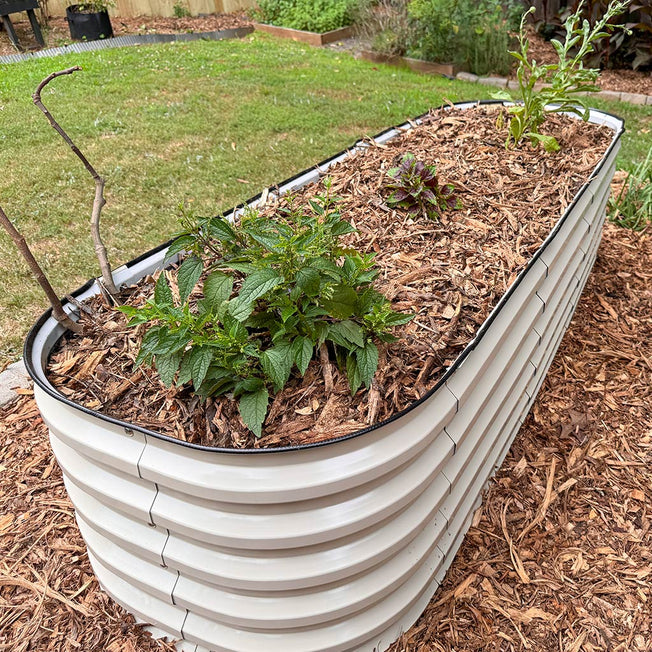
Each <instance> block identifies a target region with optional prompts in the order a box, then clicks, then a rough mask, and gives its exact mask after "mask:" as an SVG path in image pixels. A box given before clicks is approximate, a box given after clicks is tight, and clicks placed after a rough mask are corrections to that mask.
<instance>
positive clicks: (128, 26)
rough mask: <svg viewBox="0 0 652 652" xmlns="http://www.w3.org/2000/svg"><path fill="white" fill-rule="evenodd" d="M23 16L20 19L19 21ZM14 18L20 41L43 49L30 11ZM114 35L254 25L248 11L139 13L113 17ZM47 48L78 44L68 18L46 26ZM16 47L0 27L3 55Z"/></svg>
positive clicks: (30, 48)
mask: <svg viewBox="0 0 652 652" xmlns="http://www.w3.org/2000/svg"><path fill="white" fill-rule="evenodd" d="M18 18H20V20H18ZM11 20H12V22H13V24H14V27H15V28H16V34H18V41H19V43H20V44H21V45H22V46H23V48H25V50H27V51H30V50H38V49H40V48H39V46H38V45H37V43H36V41H35V40H34V34H33V32H32V28H31V26H30V24H29V20H27V16H26V14H12V16H11ZM111 25H112V26H113V34H114V36H126V35H128V34H182V33H189V32H215V31H218V30H222V29H234V28H236V27H246V26H248V25H251V21H250V20H249V18H248V16H247V15H246V14H245V13H244V12H238V13H232V14H213V15H210V16H195V17H187V18H162V17H160V16H137V17H136V18H123V17H121V16H113V17H112V18H111ZM43 37H44V38H45V43H46V47H49V48H54V47H59V46H62V45H68V44H70V43H74V41H73V40H72V39H71V38H70V30H69V28H68V23H67V21H66V19H65V18H64V17H61V16H56V17H52V18H50V23H49V26H48V27H47V28H43ZM15 52H16V50H15V48H14V47H13V45H12V44H11V42H10V41H9V37H8V36H7V33H6V32H5V31H3V30H0V55H5V54H14V53H15Z"/></svg>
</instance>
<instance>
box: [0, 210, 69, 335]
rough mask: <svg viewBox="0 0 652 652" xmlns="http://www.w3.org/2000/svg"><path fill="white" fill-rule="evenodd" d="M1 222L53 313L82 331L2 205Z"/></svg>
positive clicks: (60, 320) (62, 321)
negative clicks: (67, 311) (41, 289)
mask: <svg viewBox="0 0 652 652" xmlns="http://www.w3.org/2000/svg"><path fill="white" fill-rule="evenodd" d="M0 224H2V226H3V227H4V229H5V231H7V233H8V234H9V236H10V237H11V239H12V240H13V241H14V243H15V245H16V247H18V251H20V253H21V255H22V256H23V258H24V259H25V261H26V262H27V264H28V265H29V268H30V270H31V272H32V274H34V277H35V278H36V280H37V281H38V282H39V285H40V286H41V287H42V288H43V291H44V292H45V295H46V296H47V298H48V301H49V302H50V305H51V306H52V314H53V316H54V318H55V319H56V320H57V321H58V322H59V323H60V324H61V325H63V326H65V327H66V328H68V329H70V330H71V331H74V332H75V333H81V331H82V327H81V325H80V324H78V323H77V322H75V321H73V320H72V319H71V318H70V317H69V316H68V314H67V313H66V312H65V310H64V309H63V306H62V305H61V301H60V300H59V297H58V296H57V294H56V292H55V291H54V289H53V288H52V285H50V281H48V278H47V276H46V275H45V273H44V272H43V270H42V269H41V266H40V265H39V264H38V262H37V261H36V258H34V256H33V254H32V252H31V250H30V248H29V246H28V245H27V242H26V241H25V238H24V237H23V236H22V235H21V234H20V232H19V231H18V229H16V227H15V226H14V225H13V224H12V223H11V221H10V220H9V218H8V217H7V215H6V213H5V212H4V210H3V209H2V207H1V206H0Z"/></svg>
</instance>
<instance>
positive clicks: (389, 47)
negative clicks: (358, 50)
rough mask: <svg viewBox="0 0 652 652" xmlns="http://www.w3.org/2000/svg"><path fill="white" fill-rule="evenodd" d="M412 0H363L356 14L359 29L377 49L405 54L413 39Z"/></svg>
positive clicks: (358, 31) (382, 52) (386, 53)
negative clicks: (409, 5)
mask: <svg viewBox="0 0 652 652" xmlns="http://www.w3.org/2000/svg"><path fill="white" fill-rule="evenodd" d="M407 5H408V0H361V2H359V3H358V6H357V7H356V10H355V12H354V15H353V20H354V25H355V29H356V33H357V34H358V36H360V37H361V38H362V40H364V41H367V42H368V43H369V44H370V46H371V49H372V50H373V51H374V52H378V53H380V54H385V55H389V56H393V55H397V56H403V55H404V54H405V53H406V51H407V49H408V47H409V45H410V43H411V42H412V36H411V25H410V18H409V16H408V10H407Z"/></svg>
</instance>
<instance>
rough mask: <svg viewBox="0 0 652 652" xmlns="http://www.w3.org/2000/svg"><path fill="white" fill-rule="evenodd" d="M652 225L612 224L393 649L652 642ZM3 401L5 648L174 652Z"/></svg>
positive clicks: (615, 646)
mask: <svg viewBox="0 0 652 652" xmlns="http://www.w3.org/2000/svg"><path fill="white" fill-rule="evenodd" d="M651 270H652V233H651V232H650V230H649V229H648V230H647V231H646V232H643V233H639V234H636V233H633V232H630V231H625V230H622V229H618V228H616V227H614V226H611V225H608V226H607V227H606V228H605V234H604V239H603V242H602V245H601V247H600V250H599V255H598V259H597V262H596V266H595V268H594V271H593V273H592V274H591V276H590V277H589V280H588V283H587V287H586V288H585V291H584V294H583V296H582V299H581V301H580V304H579V307H578V310H577V313H576V315H575V318H574V319H573V321H572V323H571V326H570V329H569V331H568V332H567V333H566V336H565V337H564V339H563V341H562V344H561V347H560V349H559V351H558V353H557V356H556V358H555V360H554V362H553V364H552V367H551V369H550V371H549V373H548V377H547V379H546V381H545V383H544V385H543V387H542V390H541V392H540V394H539V396H538V398H537V401H536V403H535V404H534V407H533V409H532V412H531V414H530V415H529V417H528V418H527V421H526V422H525V424H524V426H523V428H522V429H521V431H520V432H519V434H518V435H517V438H516V440H515V442H514V444H513V446H512V449H511V451H510V453H509V455H508V457H507V459H506V460H505V463H504V464H503V466H502V468H501V470H500V471H499V472H498V474H497V476H496V478H495V479H494V481H493V482H492V483H491V485H490V488H489V490H488V491H487V492H486V495H485V497H484V503H483V506H482V507H481V508H480V509H479V510H478V511H477V513H476V514H475V518H474V520H473V525H472V527H471V529H470V531H469V533H468V534H467V536H466V539H465V541H464V543H463V545H462V547H461V549H460V552H459V553H458V555H457V558H456V559H455V561H454V562H453V564H452V566H451V568H450V570H449V572H448V575H447V577H446V580H445V582H444V584H443V586H442V588H441V589H440V590H439V591H438V592H437V594H436V595H435V597H434V598H433V600H432V601H431V603H430V605H429V607H428V608H427V610H426V612H425V613H424V615H423V616H422V617H421V619H420V620H419V621H418V622H417V623H416V625H415V626H414V627H412V628H411V629H410V630H409V631H408V632H406V634H405V635H404V636H403V637H402V638H401V639H400V640H399V641H398V642H397V643H396V644H395V645H393V646H392V648H391V652H453V651H458V652H459V651H461V650H468V651H471V650H473V651H477V652H480V651H483V652H497V651H499V650H500V651H512V650H515V651H516V650H528V651H533V652H552V651H557V650H558V651H559V652H581V651H583V652H598V651H600V652H604V651H606V650H609V652H618V651H620V652H628V651H644V650H652V619H651V618H650V606H649V604H650V600H651V599H652V531H651V524H652V520H651V519H652V515H651V514H650V504H651V503H650V496H651V494H652V472H651V471H650V469H651V468H652V410H651V406H652V289H651V288H652V272H651ZM29 393H30V392H29V391H28V390H25V395H24V396H22V397H20V398H19V399H18V400H17V401H16V402H14V403H13V404H12V405H10V406H8V407H7V408H5V409H4V410H2V411H0V451H1V457H0V649H1V650H11V651H12V652H27V650H30V651H32V652H77V651H80V650H81V651H83V652H100V651H102V652H152V651H154V650H160V651H165V650H167V651H171V650H172V647H171V646H170V645H169V644H167V643H164V642H158V641H154V640H152V639H151V638H150V637H149V635H148V634H147V633H146V632H144V631H143V629H142V628H141V627H140V626H137V625H135V624H134V621H133V619H132V618H131V616H129V615H127V614H126V613H125V612H124V611H123V610H122V609H121V608H120V607H118V606H116V605H115V604H113V603H112V601H111V600H110V599H109V598H108V597H107V596H106V595H105V594H103V593H102V591H101V590H100V589H99V586H98V584H97V581H96V580H95V579H94V577H93V574H92V570H91V568H90V565H89V563H88V558H87V556H86V553H85V551H84V544H83V542H82V539H81V537H80V535H79V532H78V530H77V527H76V525H75V522H74V517H73V510H72V506H71V504H70V502H69V501H68V499H67V498H66V495H65V491H64V487H63V482H62V479H61V473H60V471H59V468H58V466H57V465H56V462H55V460H54V458H53V457H52V454H51V452H50V450H49V446H48V442H47V433H46V428H45V426H44V424H43V423H42V421H41V419H40V418H39V416H38V411H37V409H36V406H35V404H34V402H33V399H32V398H31V396H30V395H29Z"/></svg>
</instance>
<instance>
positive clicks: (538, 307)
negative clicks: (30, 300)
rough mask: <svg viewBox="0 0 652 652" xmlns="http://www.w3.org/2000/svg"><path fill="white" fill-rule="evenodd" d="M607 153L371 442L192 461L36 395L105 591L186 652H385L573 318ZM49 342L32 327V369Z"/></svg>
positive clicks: (439, 565) (126, 273) (160, 442)
mask: <svg viewBox="0 0 652 652" xmlns="http://www.w3.org/2000/svg"><path fill="white" fill-rule="evenodd" d="M605 121H607V122H608V120H607V119H606V118H605ZM388 133H391V132H388ZM381 137H382V138H387V137H388V136H387V134H383V135H382V136H381ZM342 156H346V153H344V154H342ZM614 156H615V153H613V152H612V153H611V154H610V156H609V160H608V162H607V165H606V166H605V168H604V169H603V173H602V174H600V175H598V176H597V177H596V178H595V179H593V180H592V181H591V182H590V184H589V189H588V191H587V192H585V194H584V195H583V196H582V197H581V198H580V199H579V200H578V201H577V202H576V204H575V206H574V208H573V210H572V212H571V213H570V214H569V215H568V216H567V218H566V220H565V221H564V223H563V224H562V225H561V226H560V228H559V229H558V231H557V232H556V235H555V237H554V238H553V239H552V240H551V241H550V242H549V243H548V245H547V247H546V249H545V251H544V252H543V254H542V255H541V257H540V258H539V259H538V260H537V261H536V262H535V263H534V264H533V265H531V266H530V268H529V269H528V271H527V273H526V274H525V275H524V276H523V277H522V278H521V279H520V282H519V284H518V286H517V287H515V288H514V290H513V291H512V292H511V294H510V295H509V298H508V299H507V303H506V305H505V306H504V308H503V309H501V310H500V311H498V312H497V313H496V314H495V315H494V316H493V317H492V319H491V320H490V321H489V322H488V326H487V327H486V328H483V331H482V335H481V336H478V338H476V341H475V342H474V343H473V344H472V350H470V352H469V353H468V355H467V357H466V359H465V360H464V361H463V363H462V364H461V365H459V367H457V368H456V369H455V371H454V372H453V373H452V374H451V375H450V377H449V378H448V379H447V382H446V383H445V384H444V385H442V386H441V387H440V388H439V389H438V390H437V391H436V392H435V393H434V394H433V395H432V396H430V397H429V398H427V399H426V400H424V401H423V402H422V403H421V404H419V405H418V406H417V407H415V408H414V409H412V410H411V411H409V412H408V413H407V414H405V415H404V416H402V417H401V418H400V419H397V420H394V421H391V422H388V423H386V424H384V425H383V426H381V427H379V428H378V429H376V430H374V431H373V432H369V433H366V434H365V435H362V436H358V437H355V438H350V439H346V440H342V441H338V442H334V443H331V444H329V445H327V446H319V447H313V448H307V449H296V450H285V451H280V452H276V453H269V454H256V455H253V454H249V455H243V454H230V453H225V452H218V451H207V450H201V449H198V448H193V447H188V446H183V445H181V444H180V443H178V442H173V441H166V440H164V439H160V438H158V437H155V436H153V435H152V434H146V433H141V432H133V431H132V429H131V428H128V429H125V427H124V426H121V425H119V424H110V423H105V422H103V421H101V419H100V418H98V417H96V416H95V415H93V414H88V413H85V412H80V411H78V410H76V409H75V408H74V407H72V406H69V405H66V404H65V403H63V402H61V401H59V400H57V399H56V398H54V397H52V396H50V395H48V394H47V393H46V392H45V391H44V390H43V389H42V388H41V386H40V385H37V386H36V388H35V395H36V398H37V401H38V403H39V405H40V407H41V409H42V411H43V412H44V415H45V419H46V421H47V423H48V425H49V427H50V429H51V441H52V447H53V450H54V452H55V455H56V456H57V459H58V460H59V463H60V465H61V466H62V468H63V471H64V478H65V482H66V486H67V488H68V491H69V494H70V497H71V499H72V501H73V503H74V504H75V507H76V510H77V517H78V522H79V525H80V529H81V531H82V534H83V536H84V537H85V540H86V542H87V544H88V547H89V558H90V559H91V563H92V564H93V568H94V569H95V572H96V573H97V575H98V578H99V580H100V583H101V584H102V586H103V587H104V588H105V589H106V590H107V592H109V593H110V594H111V595H112V596H114V598H115V599H116V600H117V601H118V602H120V603H121V604H123V605H124V606H125V607H126V608H127V609H129V610H130V611H131V612H133V613H135V614H136V615H138V616H139V617H140V618H143V619H144V620H147V621H149V622H153V623H154V624H156V625H158V626H159V627H161V628H163V630H165V631H167V632H170V633H171V634H174V635H176V636H179V637H181V636H182V637H183V638H184V639H185V640H187V641H190V642H191V643H192V645H195V646H198V647H197V648H196V649H195V652H197V650H198V649H199V650H204V652H205V650H212V651H218V650H230V651H233V652H236V651H237V652H260V650H270V651H271V650H279V651H282V652H293V651H294V652H311V651H314V652H317V651H320V652H325V651H326V650H329V651H332V652H335V651H338V650H339V651H352V650H364V651H365V652H371V650H383V649H385V648H386V647H387V646H388V645H389V644H391V642H392V641H393V640H394V639H395V638H396V637H397V636H398V634H399V633H400V631H401V630H404V629H407V628H408V627H409V626H410V625H411V624H412V623H413V622H414V621H415V620H416V618H417V617H418V616H419V614H420V613H421V611H422V610H423V608H424V607H425V605H426V603H427V602H428V600H429V599H430V597H431V595H432V594H433V592H434V591H435V590H436V588H437V587H438V586H439V583H440V582H441V580H442V579H443V577H444V574H445V572H446V569H447V568H448V566H449V565H450V563H451V561H452V559H453V557H454V555H455V552H456V550H457V548H458V547H459V545H460V543H461V541H462V539H463V536H464V533H465V532H466V529H467V528H468V525H469V523H470V519H471V518H472V513H473V510H474V509H475V508H476V507H477V506H478V504H479V501H480V497H481V492H482V489H483V487H484V486H485V485H486V483H487V481H488V479H489V478H490V476H491V474H492V473H493V471H494V469H495V468H496V466H497V465H499V464H500V463H501V462H502V459H503V458H504V456H505V455H506V453H507V451H508V450H509V446H510V443H511V441H512V439H513V437H514V436H515V434H516V432H517V431H518V428H519V426H520V424H521V423H522V421H523V419H524V418H525V416H526V414H527V412H528V410H529V408H530V406H531V404H532V401H533V400H534V397H535V395H536V391H537V390H538V387H539V385H540V383H541V382H542V379H543V377H544V375H545V371H546V370H547V368H548V365H549V364H550V362H551V360H552V357H553V355H554V352H555V351H556V349H557V346H558V344H559V342H560V340H561V337H562V336H563V333H564V330H565V327H566V325H567V323H568V321H569V320H570V319H571V317H572V314H573V310H574V307H575V305H576V303H577V301H578V299H579V296H580V293H581V289H582V287H583V284H584V282H585V280H586V277H587V275H588V273H589V270H590V266H591V265H592V262H593V260H594V258H595V253H596V251H597V246H598V244H599V239H600V228H599V227H600V225H601V223H602V220H603V219H604V203H605V202H606V196H607V194H606V193H607V192H608V186H609V179H608V174H609V173H610V172H611V171H612V170H613V157H614ZM314 174H315V173H314V171H308V172H307V173H306V174H305V175H304V176H303V177H298V178H296V179H294V180H293V181H291V182H289V185H290V186H292V185H296V183H301V182H302V181H305V180H307V179H311V178H313V177H314ZM164 256H165V253H164V249H163V250H161V251H159V252H157V253H155V254H154V255H153V256H151V257H148V258H144V259H143V260H140V261H137V262H135V263H134V264H130V265H127V266H125V267H123V268H121V269H120V270H118V273H117V276H118V280H119V281H120V282H124V281H126V280H129V281H135V280H136V279H137V278H139V277H140V276H142V275H143V274H145V273H150V272H151V271H153V270H154V269H156V268H157V267H160V266H161V265H162V264H163V263H164ZM94 291H95V290H94V288H93V287H90V288H88V289H87V290H86V294H92V293H93V292H94ZM60 332H61V331H60V329H59V330H58V326H57V325H56V324H53V323H52V322H51V321H46V322H45V325H44V326H43V328H42V332H39V333H38V334H37V336H36V338H35V342H37V343H40V344H39V346H40V347H41V348H40V349H38V350H35V351H34V356H35V360H37V361H41V364H43V361H44V360H45V358H46V357H47V350H49V347H51V345H52V344H53V342H54V341H55V339H56V337H58V335H59V334H60ZM41 374H42V370H41V371H40V372H38V378H41V380H42V376H41ZM191 647H192V646H191Z"/></svg>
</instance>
